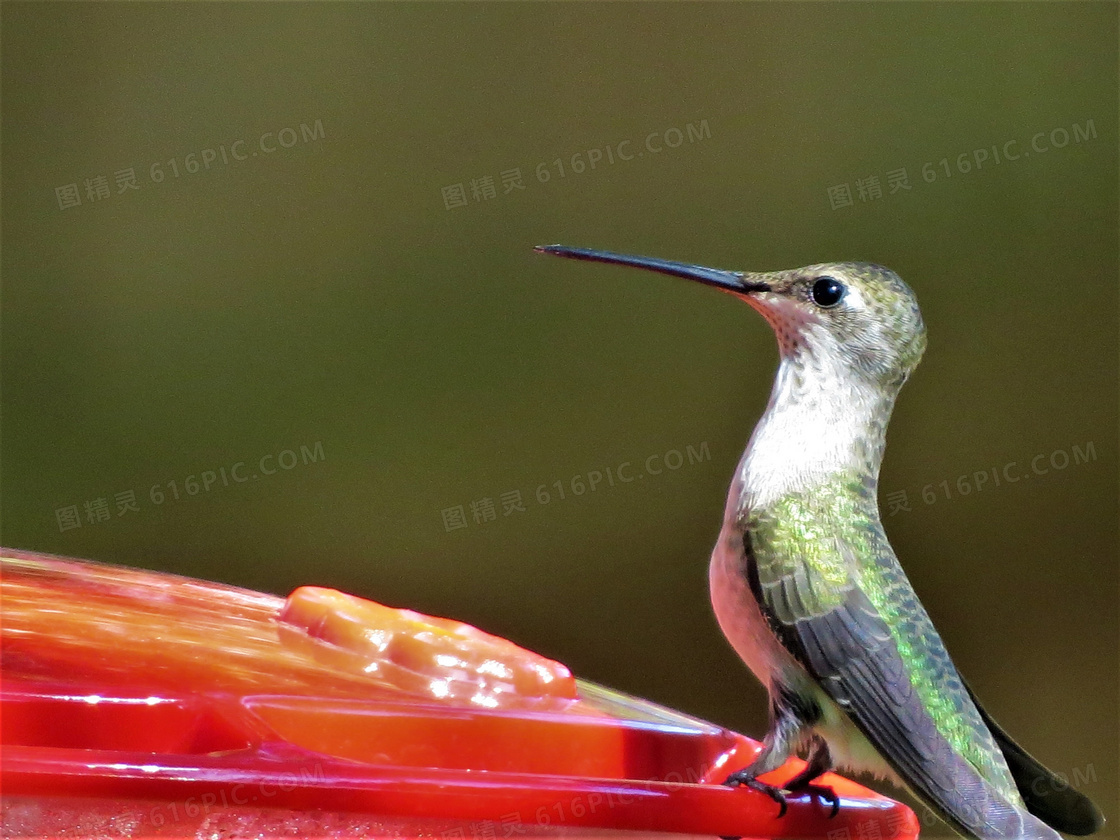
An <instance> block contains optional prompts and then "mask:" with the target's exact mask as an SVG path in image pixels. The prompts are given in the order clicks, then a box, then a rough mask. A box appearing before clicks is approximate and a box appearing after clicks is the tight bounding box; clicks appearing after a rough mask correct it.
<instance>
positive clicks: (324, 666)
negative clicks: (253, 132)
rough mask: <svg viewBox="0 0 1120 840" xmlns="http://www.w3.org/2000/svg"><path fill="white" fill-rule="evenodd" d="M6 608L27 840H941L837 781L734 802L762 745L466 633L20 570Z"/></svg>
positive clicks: (5, 684) (231, 594)
mask: <svg viewBox="0 0 1120 840" xmlns="http://www.w3.org/2000/svg"><path fill="white" fill-rule="evenodd" d="M0 599H2V600H0V608H2V616H0V631H2V633H0V645H2V646H0V657H2V666H3V667H2V682H0V724H2V725H0V731H2V739H0V747H2V753H0V784H2V788H0V791H2V797H0V799H2V806H3V811H2V831H3V834H4V835H5V836H13V837H16V836H19V837H27V836H59V835H65V836H67V837H90V838H93V837H97V838H103V837H208V838H210V837H212V838H219V837H220V838H233V837H254V838H264V837H421V836H423V837H426V838H511V837H543V836H550V837H551V836H558V835H564V836H577V837H604V838H606V837H617V838H632V837H638V836H651V835H653V834H658V833H675V834H691V835H707V836H716V835H720V836H741V837H748V838H764V837H789V838H793V837H799V838H812V837H824V838H828V840H863V838H879V839H880V840H892V838H893V840H912V838H916V837H917V834H918V822H917V819H916V817H915V816H914V814H913V812H911V811H910V810H909V809H908V808H906V807H905V806H903V805H901V804H899V803H897V802H894V801H892V800H890V799H887V798H885V797H882V796H879V795H878V794H876V793H873V792H872V791H869V790H867V789H866V788H863V787H861V786H860V785H857V784H855V783H854V782H851V781H848V780H846V779H843V778H840V777H838V776H831V775H830V776H828V777H827V778H826V779H824V780H823V781H824V783H825V784H827V785H829V786H831V787H833V788H834V789H835V791H836V792H837V794H839V795H840V797H841V803H840V811H839V814H838V815H837V816H836V817H834V818H829V816H828V815H829V812H830V810H831V808H830V805H829V804H828V803H826V802H821V801H818V800H817V799H815V798H813V797H811V796H809V795H803V796H798V797H792V796H791V798H790V802H789V810H788V811H787V813H786V815H785V816H784V817H782V818H780V819H779V818H778V816H777V814H778V806H777V805H776V804H775V803H774V802H773V801H772V800H771V799H769V798H768V797H767V796H765V795H763V794H760V793H757V792H755V791H750V790H745V789H732V788H728V787H724V786H723V785H721V784H720V782H721V781H722V780H723V779H725V778H726V777H727V775H728V774H729V773H731V772H733V771H734V770H737V769H739V768H741V767H744V766H745V765H747V764H748V763H749V762H750V760H751V758H752V757H753V756H754V755H755V753H756V752H757V751H758V744H757V742H755V741H752V740H751V739H749V738H746V737H744V736H742V735H738V734H736V733H734V732H730V731H728V730H726V729H722V728H720V727H718V726H714V725H712V724H709V723H705V722H703V721H700V720H697V719H695V718H691V717H687V716H685V715H682V714H680V713H678V712H674V711H671V710H669V709H665V708H662V707H660V706H656V705H654V704H652V703H648V702H645V701H643V700H638V699H636V698H633V697H628V696H626V695H622V694H619V693H617V692H614V691H611V690H610V689H607V688H604V687H602V686H599V685H596V684H594V683H588V682H583V681H580V680H575V679H573V677H572V676H571V674H570V673H569V672H568V669H567V668H565V667H564V666H563V665H561V664H559V663H557V662H553V661H551V660H548V659H545V658H543V657H541V656H538V655H536V654H534V653H531V652H529V651H526V650H524V649H522V648H519V647H517V646H516V645H514V644H513V643H511V642H509V641H506V640H505V639H500V638H498V637H495V636H491V635H488V634H486V633H483V632H481V631H480V630H477V629H475V628H473V627H470V626H468V625H465V624H461V623H459V622H456V621H450V620H447V619H440V618H431V617H429V616H425V615H421V614H419V613H415V612H411V611H409V610H396V609H391V608H389V607H384V606H382V605H380V604H376V603H373V602H371V601H365V600H362V599H360V598H355V597H353V596H350V595H344V594H342V593H339V592H334V591H332V590H328V589H317V588H312V587H303V588H301V589H297V590H296V591H295V592H293V593H292V594H291V595H290V596H289V597H288V598H287V600H284V599H281V598H277V597H274V596H271V595H263V594H260V593H256V592H250V591H247V590H243V589H236V588H234V587H229V586H223V585H221V584H216V583H207V582H204V581H197V580H191V579H188V578H182V577H177V576H174V575H167V574H160V573H156V572H148V571H140V570H135V569H127V568H118V567H113V566H103V565H99V564H94V563H88V562H83V561H76V560H65V559H61V558H53V557H47V556H43V555H37V554H29V553H25V552H17V551H7V552H4V557H3V560H2V561H0ZM802 766H803V763H802V762H800V761H790V762H789V763H788V764H787V765H786V766H785V767H783V768H781V769H780V770H778V771H775V772H774V773H773V774H771V775H770V776H768V777H766V779H767V780H768V781H771V782H774V783H781V782H782V781H783V780H785V779H788V778H789V777H791V776H793V775H794V774H795V773H796V772H797V770H798V769H800V767H802Z"/></svg>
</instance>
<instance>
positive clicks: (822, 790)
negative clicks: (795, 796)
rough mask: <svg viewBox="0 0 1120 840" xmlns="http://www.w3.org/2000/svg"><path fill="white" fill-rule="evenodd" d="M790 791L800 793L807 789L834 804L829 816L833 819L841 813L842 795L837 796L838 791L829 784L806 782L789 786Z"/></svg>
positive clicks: (808, 791) (807, 791)
mask: <svg viewBox="0 0 1120 840" xmlns="http://www.w3.org/2000/svg"><path fill="white" fill-rule="evenodd" d="M788 790H789V792H790V793H800V792H801V791H805V792H806V793H809V794H811V795H814V796H818V797H820V798H821V799H823V800H824V801H825V802H828V803H830V804H831V805H832V811H831V813H829V815H828V818H829V819H832V818H833V817H835V816H836V815H837V814H839V813H840V797H839V796H837V794H836V791H834V790H833V789H832V788H830V787H828V786H827V785H814V784H812V783H810V782H805V783H803V784H799V785H790V786H789V788H788Z"/></svg>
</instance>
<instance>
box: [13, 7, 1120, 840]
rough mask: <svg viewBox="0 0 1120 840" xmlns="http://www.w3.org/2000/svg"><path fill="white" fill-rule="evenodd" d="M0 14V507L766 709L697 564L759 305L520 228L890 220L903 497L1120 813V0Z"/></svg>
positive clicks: (61, 537) (756, 407)
mask: <svg viewBox="0 0 1120 840" xmlns="http://www.w3.org/2000/svg"><path fill="white" fill-rule="evenodd" d="M2 52H3V85H4V97H3V106H2V107H3V113H2V118H3V145H2V153H3V161H2V162H3V218H2V222H3V249H2V269H3V348H2V349H3V417H4V425H3V451H2V460H3V474H2V479H3V484H2V491H3V507H2V515H3V521H2V525H3V533H2V538H3V542H4V544H5V545H9V546H13V547H18V548H24V549H35V550H39V551H44V552H53V553H58V554H65V555H71V556H77V557H86V558H93V559H97V560H103V561H111V562H116V563H125V564H130V565H136V566H143V567H148V568H153V569H163V570H169V571H174V572H179V573H183V574H187V575H194V576H198V577H203V578H211V579H216V580H221V581H227V582H230V583H234V584H240V585H244V586H249V587H254V588H259V589H264V590H268V591H272V592H277V593H286V592H287V591H289V590H290V589H291V588H293V587H295V586H296V585H299V584H303V583H317V584H322V585H329V586H335V587H339V588H343V589H346V590H348V591H351V592H355V593H358V594H361V595H364V596H366V597H370V598H373V599H376V600H379V601H382V602H385V603H388V604H393V605H405V606H409V607H412V608H415V609H418V610H422V611H425V612H429V613H435V614H438V615H446V616H452V617H455V618H459V619H463V620H466V621H470V622H473V623H475V624H477V625H479V626H481V627H483V628H485V629H486V630H488V631H491V632H494V633H499V634H503V635H506V636H508V637H510V638H512V639H514V640H515V641H517V642H519V643H521V644H523V645H525V646H527V647H529V648H532V649H535V650H538V651H540V652H542V653H545V654H547V655H549V656H552V657H555V658H557V659H559V660H562V661H563V662H565V663H566V664H568V665H569V666H570V667H571V668H572V669H573V670H574V671H575V672H576V673H577V674H579V675H581V676H584V677H587V678H590V679H594V680H598V681H601V682H603V683H607V684H609V685H611V686H614V687H616V688H619V689H622V690H625V691H628V692H632V693H635V694H638V695H642V696H645V697H649V698H651V699H653V700H656V701H658V702H661V703H665V704H667V705H669V706H672V707H675V708H678V709H681V710H684V711H687V712H690V713H692V714H695V715H698V716H701V717H704V718H708V719H711V720H714V721H717V722H719V723H721V724H725V725H727V726H730V727H733V728H736V729H739V730H742V731H744V732H746V733H749V734H752V735H755V736H761V735H762V733H763V732H764V731H765V727H766V703H765V695H764V692H763V690H762V689H761V688H760V687H759V686H758V685H757V684H756V683H755V681H754V679H753V678H752V677H751V675H750V674H749V673H748V672H747V670H746V669H745V668H744V667H743V666H742V665H741V664H740V663H739V662H738V660H737V659H736V657H735V656H734V654H733V653H732V651H731V650H730V648H729V647H728V646H727V644H726V643H725V642H724V640H723V638H722V636H721V635H720V633H719V630H718V628H717V626H716V624H715V621H714V619H713V617H712V615H711V610H710V607H709V604H708V595H707V577H706V575H707V559H708V554H709V551H710V549H711V546H712V544H713V542H714V539H715V536H716V534H717V532H718V529H719V524H720V519H721V513H722V508H723V503H724V498H725V493H726V488H727V484H728V481H729V478H730V475H731V472H732V470H733V468H734V465H735V463H736V461H737V459H738V457H739V454H740V450H741V448H742V446H743V444H744V443H745V441H746V439H747V437H748V435H749V432H750V430H751V428H752V426H753V424H754V422H755V421H756V420H757V418H758V416H759V414H760V413H761V411H762V410H763V408H764V407H765V404H766V399H767V396H768V393H769V388H770V383H771V379H772V376H773V371H774V366H775V363H776V359H777V353H776V349H775V343H774V339H773V336H772V335H771V333H770V331H769V329H768V328H767V327H766V325H765V323H764V322H763V321H762V320H761V319H760V318H759V317H758V316H757V315H756V314H755V313H753V312H751V311H750V310H749V309H748V308H747V307H745V306H742V305H740V304H738V303H736V302H735V301H733V300H732V299H730V298H728V297H726V296H724V295H720V294H718V293H716V292H714V291H711V290H708V289H702V288H698V287H694V286H692V285H690V284H686V283H683V282H674V281H673V280H671V279H669V278H665V277H659V276H655V275H644V274H641V273H639V272H633V271H627V270H623V269H615V268H609V267H603V266H592V265H587V264H577V263H571V262H566V261H561V260H555V259H549V258H545V257H540V256H536V255H534V254H533V253H532V251H531V248H532V246H533V245H535V244H538V243H545V242H563V243H566V244H572V245H582V246H588V247H602V248H609V249H613V250H621V251H628V252H634V253H643V254H651V255H657V256H663V257H668V258H674V259H681V260H687V261H692V262H701V263H706V264H708V265H713V266H719V267H726V268H751V269H765V270H770V269H779V268H790V267H794V266H797V265H805V264H809V263H814V262H821V261H829V260H847V259H854V260H866V261H873V262H880V263H883V264H885V265H888V266H890V267H892V268H894V269H895V270H896V271H898V272H899V273H900V274H901V275H902V276H903V278H905V279H906V280H907V281H908V282H909V283H910V284H911V285H912V286H913V288H914V289H915V290H916V292H917V294H918V296H919V299H920V301H921V303H922V307H923V311H924V314H925V318H926V322H927V325H928V328H929V333H930V346H929V350H928V352H927V354H926V359H925V361H924V362H923V364H922V366H921V367H920V368H919V370H918V372H917V374H916V375H915V376H914V377H913V379H912V380H911V382H910V384H909V385H908V386H907V387H906V389H905V390H904V392H903V395H902V398H901V401H900V403H899V406H898V409H897V411H896V414H895V419H894V421H893V424H892V426H891V433H890V437H889V439H890V446H889V447H888V452H887V461H886V464H885V466H884V469H883V473H882V481H881V490H882V492H883V494H884V497H885V496H886V494H888V493H889V494H899V495H893V496H892V498H895V499H896V500H899V501H901V500H902V496H901V494H902V493H905V495H906V498H905V502H906V504H907V505H908V506H909V508H910V510H908V511H907V510H897V511H896V512H895V513H893V514H889V515H885V521H886V525H887V528H888V531H889V534H890V537H891V539H892V541H893V543H894V545H895V547H896V549H897V551H898V553H899V555H900V557H901V558H902V560H903V563H904V565H905V566H906V568H907V570H908V572H909V574H910V577H911V579H912V580H913V582H914V585H915V587H916V588H917V590H918V592H919V594H920V596H921V597H922V599H923V601H924V602H925V604H926V606H927V607H928V609H929V611H930V613H931V614H932V615H933V618H934V620H935V622H936V623H937V625H938V626H939V628H940V629H941V631H942V633H943V635H944V636H945V638H946V641H947V644H948V646H949V648H950V650H951V651H952V652H953V654H954V656H955V658H956V660H957V663H958V665H959V666H960V668H961V670H962V672H963V673H965V674H966V675H967V676H968V678H969V680H970V681H971V682H972V684H973V686H974V688H975V689H976V690H977V692H978V693H979V694H980V696H981V697H982V698H983V699H984V700H985V701H986V704H987V705H988V707H989V709H990V710H991V711H992V712H993V714H994V715H995V716H996V717H997V718H998V719H999V720H1000V721H1001V722H1002V723H1004V725H1005V726H1006V727H1007V728H1008V729H1009V730H1010V731H1011V732H1012V733H1014V734H1015V735H1016V736H1017V737H1018V738H1019V739H1021V741H1022V742H1023V744H1024V745H1025V746H1026V747H1027V748H1028V749H1029V750H1031V751H1032V752H1034V753H1035V754H1037V755H1038V756H1039V757H1040V758H1042V759H1043V760H1045V762H1046V763H1047V764H1049V765H1050V766H1051V767H1053V768H1054V769H1056V770H1059V771H1061V772H1063V773H1066V774H1067V775H1069V776H1071V778H1072V779H1073V780H1074V782H1075V783H1077V784H1078V785H1079V786H1083V787H1084V789H1085V790H1087V791H1088V792H1089V793H1091V794H1092V795H1093V796H1094V797H1095V798H1096V799H1097V801H1098V802H1099V803H1100V804H1101V805H1102V807H1104V809H1105V811H1106V814H1107V816H1108V817H1109V819H1110V820H1111V821H1112V825H1111V826H1110V827H1109V828H1108V829H1107V830H1106V831H1110V832H1111V833H1112V835H1113V836H1115V834H1116V831H1115V826H1116V820H1117V819H1118V818H1120V813H1118V810H1117V789H1118V786H1120V780H1118V777H1117V756H1118V752H1120V743H1118V732H1117V727H1118V694H1117V689H1118V655H1117V654H1118V648H1117V642H1118V637H1120V634H1118V631H1120V627H1118V618H1117V596H1118V580H1117V567H1118V516H1117V502H1118V497H1120V493H1118V487H1117V475H1118V470H1117V402H1118V389H1117V382H1118V346H1117V333H1118V322H1117V313H1118V306H1117V304H1118V300H1117V297H1118V293H1117V292H1118V282H1117V280H1118V265H1117V254H1118V230H1120V224H1118V218H1117V175H1118V171H1117V6H1116V5H1115V4H1111V3H1068V4H1067V3H1062V4H1018V3H1007V4H958V3H952V4H935V5H931V4H900V5H892V4H880V3H861V4H796V3H789V4H786V3H783V4H770V3H757V4H713V5H691V4H690V5H688V6H687V7H686V6H682V5H660V4H649V5H641V6H633V5H628V4H605V3H604V4H570V5H565V4H553V5H536V4H534V5H516V4H469V5H468V4H465V5H452V4H448V5H444V4H393V5H367V4H347V5H319V4H287V5H269V4H236V5H225V4H205V5H190V4H177V5H166V4H151V5H148V4H109V3H106V4H89V5H74V4H22V3H5V4H4V8H3V44H2ZM647 138H649V139H648V140H647ZM237 141H240V143H238V142H237ZM608 147H609V148H610V155H608V153H607V149H608ZM593 149H595V150H598V153H599V154H600V155H601V158H600V159H599V160H597V161H596V165H595V168H594V169H591V168H590V166H589V164H590V162H591V158H592V157H594V156H595V155H593V154H590V150H593ZM977 150H984V152H985V153H986V155H987V157H988V159H987V160H983V159H982V158H981V155H980V154H979V153H978V152H977ZM997 151H998V153H999V163H996V162H995V154H996V152H997ZM223 157H224V161H223ZM238 157H240V158H244V159H243V160H238V159H236V158H238ZM573 157H574V158H575V159H574V160H573ZM623 158H629V159H623ZM978 158H980V161H979V162H980V163H981V166H979V167H978V166H977V160H978ZM1012 158H1013V159H1012ZM577 161H578V163H577ZM612 161H613V162H612ZM204 163H205V164H206V165H205V166H203V164H204ZM194 169H197V170H198V171H192V170H194ZM966 169H967V171H966ZM128 170H132V174H133V175H134V180H131V179H130V176H129V173H128ZM515 170H519V172H515ZM579 170H582V171H579ZM898 170H905V173H906V182H907V184H908V187H909V188H908V189H907V188H904V187H901V186H897V185H894V186H893V188H892V184H891V182H892V180H894V179H896V178H897V177H898V175H897V174H896V173H897V171H898ZM923 173H924V175H923ZM517 175H519V183H520V185H521V186H520V187H518V186H513V185H511V184H510V183H509V182H510V181H516V180H517V179H516V178H515V176H517ZM931 176H932V177H931ZM546 178H547V180H546ZM872 179H877V187H876V182H875V181H874V180H872ZM130 184H133V185H134V186H135V188H133V187H132V186H130ZM845 188H846V189H847V190H848V192H849V193H850V199H849V200H845V192H844V190H845ZM75 198H76V199H77V200H78V201H80V204H76V203H74V202H75ZM319 444H321V449H319V450H317V449H316V447H317V445H319ZM690 446H691V447H692V450H693V452H694V453H696V454H697V455H698V456H699V457H698V458H693V459H692V461H691V462H690V460H689V457H688V454H689V453H688V447H690ZM304 449H306V450H307V452H306V454H307V456H309V457H305V456H304V455H305V453H304V451H303V450H304ZM289 451H290V452H291V453H292V455H290V456H289V455H287V454H285V453H286V452H289ZM674 451H676V452H679V453H680V454H681V455H682V456H683V464H681V465H680V466H679V468H678V469H669V468H667V467H666V465H668V466H672V465H673V464H676V463H677V461H676V456H674V455H672V454H671V453H672V452H674ZM1058 453H1062V454H1058ZM267 456H271V458H269V457H267ZM651 456H655V457H653V460H652V461H650V462H649V464H648V465H647V463H646V461H647V459H649V458H650V457H651ZM1079 456H1080V457H1079ZM262 458H263V459H265V461H264V463H263V464H262V463H261V459H262ZM293 458H294V459H296V460H295V461H294V462H293V460H292V459H293ZM1036 459H1037V460H1036ZM1032 461H1033V463H1034V467H1032ZM625 462H629V463H630V466H629V467H628V468H623V470H624V474H626V475H631V476H637V475H639V474H640V475H642V476H643V478H642V479H641V480H638V479H637V478H635V480H633V481H632V482H629V483H625V482H622V481H619V480H618V478H617V475H616V473H617V471H618V468H619V466H620V465H622V464H623V463H625ZM238 463H242V466H241V467H239V468H238V475H239V476H240V477H241V478H245V479H246V480H245V481H244V482H242V483H238V482H236V481H234V480H233V479H232V477H231V471H232V470H233V468H234V465H236V464H238ZM1063 464H1064V467H1062V466H1061V465H1063ZM281 465H291V468H290V469H289V468H284V469H281V468H279V467H280V466H281ZM1008 465H1011V466H1008ZM607 468H610V469H611V471H612V476H615V479H614V486H608V482H607V479H606V470H607ZM223 469H224V470H225V474H224V475H225V479H224V481H223V479H222V475H223V474H222V470H223ZM993 469H994V470H996V472H997V473H998V474H1000V476H1001V480H1000V482H999V485H998V486H996V483H995V479H994V476H993V474H992V470H993ZM270 470H273V471H274V472H269V471H270ZM627 470H628V472H627ZM1043 470H1045V472H1043ZM207 471H210V472H211V473H212V474H213V475H214V476H215V478H214V479H213V480H210V481H209V482H206V483H208V484H209V487H208V489H201V484H202V483H203V482H204V480H205V477H204V474H205V473H206V472H207ZM593 471H598V472H599V473H600V474H601V475H602V476H603V478H602V479H601V480H600V482H599V483H598V485H597V486H596V488H595V490H594V491H585V492H583V493H582V494H581V495H577V490H576V486H579V485H587V484H588V483H589V481H591V480H592V479H593V475H592V474H593ZM658 471H659V472H658ZM978 472H983V473H985V474H986V479H985V480H983V481H982V480H981V479H980V477H979V476H977V475H976V473H978ZM191 476H194V477H195V479H194V482H198V484H199V486H198V487H196V486H195V484H194V482H188V478H189V477H191ZM1004 476H1014V477H1015V478H1018V479H1019V480H1018V481H1015V482H1008V481H1007V480H1006V478H1004ZM554 482H560V485H559V486H560V487H561V488H564V497H563V498H560V492H559V490H558V489H557V485H556V484H554ZM942 482H945V483H944V484H942ZM188 483H189V484H190V488H194V489H195V490H197V492H196V493H194V494H193V495H192V494H190V493H189V492H188V490H189V488H188ZM542 485H543V492H545V493H548V497H549V500H548V502H547V504H545V503H542V500H543V499H544V496H543V495H541V496H540V497H539V498H538V490H541V489H542ZM923 490H924V491H925V492H924V495H923ZM965 490H967V491H968V492H967V495H965ZM515 491H516V492H520V494H521V507H522V508H523V510H517V509H512V510H509V511H508V512H507V510H506V508H507V506H508V505H509V504H512V501H511V499H512V496H510V495H505V494H512V493H514V492H515ZM129 493H131V494H132V495H133V496H134V497H135V502H134V503H133V502H130V501H129V499H128V498H127V494H129ZM175 493H178V494H179V496H180V498H178V499H176V498H174V495H175ZM117 494H126V495H125V496H121V497H119V498H118V495H117ZM503 498H504V499H505V500H506V503H503ZM156 499H160V500H162V501H161V503H159V504H157V503H156ZM486 500H490V503H489V504H492V505H493V509H492V514H493V518H487V517H488V516H489V515H490V513H491V510H490V508H489V505H488V503H487V501H486ZM472 504H473V507H472ZM460 506H461V510H460V509H459V508H460ZM884 507H886V506H885V505H884ZM460 513H461V514H462V519H461V520H459V519H457V518H456V517H457V516H458V515H459V514H460ZM75 516H76V517H77V519H76V520H75V519H74V518H73V517H75ZM476 517H477V518H476ZM75 521H76V522H78V523H80V527H76V526H75ZM455 525H465V527H454V526H455ZM930 831H935V832H944V829H943V828H941V827H937V828H936V829H934V828H931V829H930Z"/></svg>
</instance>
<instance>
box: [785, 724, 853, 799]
mask: <svg viewBox="0 0 1120 840" xmlns="http://www.w3.org/2000/svg"><path fill="white" fill-rule="evenodd" d="M805 760H806V762H807V763H806V764H805V767H804V768H803V769H802V770H801V772H800V773H798V774H797V775H796V776H794V777H793V778H792V779H790V780H789V781H788V782H786V786H785V789H786V790H788V791H789V792H790V793H797V792H798V791H802V790H803V791H807V792H808V793H815V794H816V795H817V796H819V797H820V798H821V799H823V800H824V801H825V802H829V803H831V804H832V813H831V814H829V815H828V816H829V819H831V818H832V817H835V816H836V815H837V813H839V811H840V797H839V796H837V795H836V791H834V790H833V789H832V788H830V787H827V786H825V785H814V784H813V779H815V778H817V777H818V776H820V775H822V774H824V773H827V772H828V771H829V770H831V769H832V756H831V755H830V754H829V752H828V744H827V743H826V742H825V740H824V738H822V737H820V736H819V735H814V736H813V740H812V742H811V744H810V746H809V757H808V758H807V759H805Z"/></svg>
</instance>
